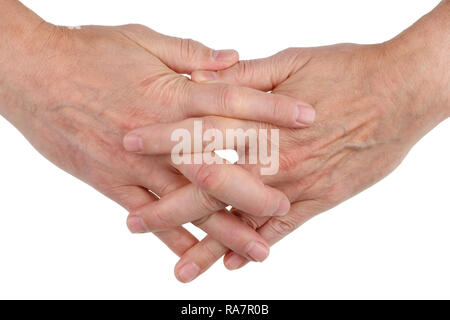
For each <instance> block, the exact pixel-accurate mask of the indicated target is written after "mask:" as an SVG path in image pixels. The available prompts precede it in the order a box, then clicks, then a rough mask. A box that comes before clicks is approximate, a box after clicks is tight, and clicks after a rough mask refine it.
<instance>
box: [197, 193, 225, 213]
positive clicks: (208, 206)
mask: <svg viewBox="0 0 450 320" xmlns="http://www.w3.org/2000/svg"><path fill="white" fill-rule="evenodd" d="M196 200H197V203H198V204H200V206H201V207H202V209H203V211H205V212H211V213H212V212H216V211H218V210H220V209H223V208H224V207H225V204H223V203H222V202H221V201H219V200H217V199H215V198H213V197H211V196H210V195H209V194H207V193H206V192H205V191H203V190H201V189H197V199H196Z"/></svg>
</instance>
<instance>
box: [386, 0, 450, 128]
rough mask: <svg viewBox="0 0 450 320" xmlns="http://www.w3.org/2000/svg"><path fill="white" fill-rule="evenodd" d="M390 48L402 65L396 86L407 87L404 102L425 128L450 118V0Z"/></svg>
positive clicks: (405, 33)
mask: <svg viewBox="0 0 450 320" xmlns="http://www.w3.org/2000/svg"><path fill="white" fill-rule="evenodd" d="M387 47H388V50H387V51H388V52H389V54H390V55H392V57H393V58H394V59H395V60H396V61H395V64H396V65H397V66H398V68H397V70H396V71H395V72H397V75H396V76H394V77H393V79H394V84H393V88H394V90H397V91H399V92H400V91H402V90H401V89H400V88H399V85H400V86H401V87H402V88H403V91H404V93H406V94H402V95H403V102H405V105H407V106H408V107H409V108H411V112H414V113H416V116H417V118H418V119H419V118H420V122H422V123H423V124H424V128H423V129H424V130H426V131H428V130H430V129H432V128H433V127H434V126H435V125H437V124H438V123H440V122H441V121H443V120H445V119H446V118H448V117H450V0H444V1H442V2H441V3H440V4H439V6H438V7H437V8H435V9H434V10H433V11H432V12H430V13H429V14H427V15H425V16H424V17H423V18H422V19H420V20H419V21H418V22H417V23H415V24H414V25H413V26H412V27H410V28H409V29H407V30H406V31H405V32H403V33H402V34H400V35H399V36H398V37H396V38H395V39H393V40H391V41H389V42H388V43H387ZM394 96H396V94H395V93H394ZM397 96H398V95H397Z"/></svg>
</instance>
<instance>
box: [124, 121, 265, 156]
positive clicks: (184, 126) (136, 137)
mask: <svg viewBox="0 0 450 320" xmlns="http://www.w3.org/2000/svg"><path fill="white" fill-rule="evenodd" d="M258 125H259V124H258V123H256V122H251V121H243V120H236V119H228V118H221V117H203V118H190V119H186V120H183V121H180V122H174V123H167V124H165V123H158V124H152V125H150V126H147V127H143V128H139V129H136V130H133V131H131V132H129V133H128V134H127V135H126V136H125V137H124V139H123V145H124V148H125V149H126V150H127V151H129V152H135V153H141V154H147V155H159V154H170V153H172V151H174V150H175V149H174V148H175V147H176V146H178V145H180V142H181V143H183V145H184V144H186V148H187V147H190V148H189V149H192V150H189V153H200V152H203V150H204V149H205V148H208V150H205V152H211V151H214V150H223V149H230V148H233V149H234V146H231V145H227V144H226V138H227V131H228V135H230V134H231V133H234V134H235V135H241V138H245V139H248V140H250V139H257V133H258V132H257V130H256V129H257V128H258ZM197 140H199V141H201V144H199V145H197ZM233 142H234V139H233ZM255 143H256V141H255ZM183 151H186V150H183Z"/></svg>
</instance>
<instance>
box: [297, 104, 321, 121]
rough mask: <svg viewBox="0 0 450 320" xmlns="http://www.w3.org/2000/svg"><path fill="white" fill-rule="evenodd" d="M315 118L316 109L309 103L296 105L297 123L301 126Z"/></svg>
mask: <svg viewBox="0 0 450 320" xmlns="http://www.w3.org/2000/svg"><path fill="white" fill-rule="evenodd" d="M315 119H316V110H314V108H313V107H312V106H310V105H299V106H297V119H296V121H297V123H298V124H299V125H301V126H305V125H310V124H312V123H313V122H314V120H315Z"/></svg>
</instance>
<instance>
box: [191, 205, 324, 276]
mask: <svg viewBox="0 0 450 320" xmlns="http://www.w3.org/2000/svg"><path fill="white" fill-rule="evenodd" d="M319 212H321V207H320V205H318V203H317V202H316V201H313V200H309V201H303V202H297V203H296V204H293V205H292V209H291V212H290V213H289V214H288V215H286V216H285V217H276V218H271V219H269V220H268V221H267V222H266V223H265V224H264V225H263V226H262V227H261V228H259V229H258V233H259V234H260V235H261V236H262V237H263V238H264V239H265V240H266V241H267V242H268V243H269V244H270V246H273V245H274V244H275V243H277V242H278V241H280V240H281V239H283V238H284V237H286V236H287V235H288V234H290V233H292V232H293V231H294V230H295V229H297V228H298V227H300V226H301V225H303V224H304V223H305V222H306V221H308V220H309V219H311V218H312V217H313V216H315V215H316V214H318V213H319ZM190 250H192V249H190ZM187 252H189V251H187ZM248 262H249V260H248V259H247V258H246V257H243V256H242V255H240V254H238V253H237V252H232V251H230V252H228V253H227V254H226V255H225V257H224V264H225V266H226V267H227V268H228V269H230V270H236V269H239V268H241V267H243V266H245V265H246V264H247V263H248Z"/></svg>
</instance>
